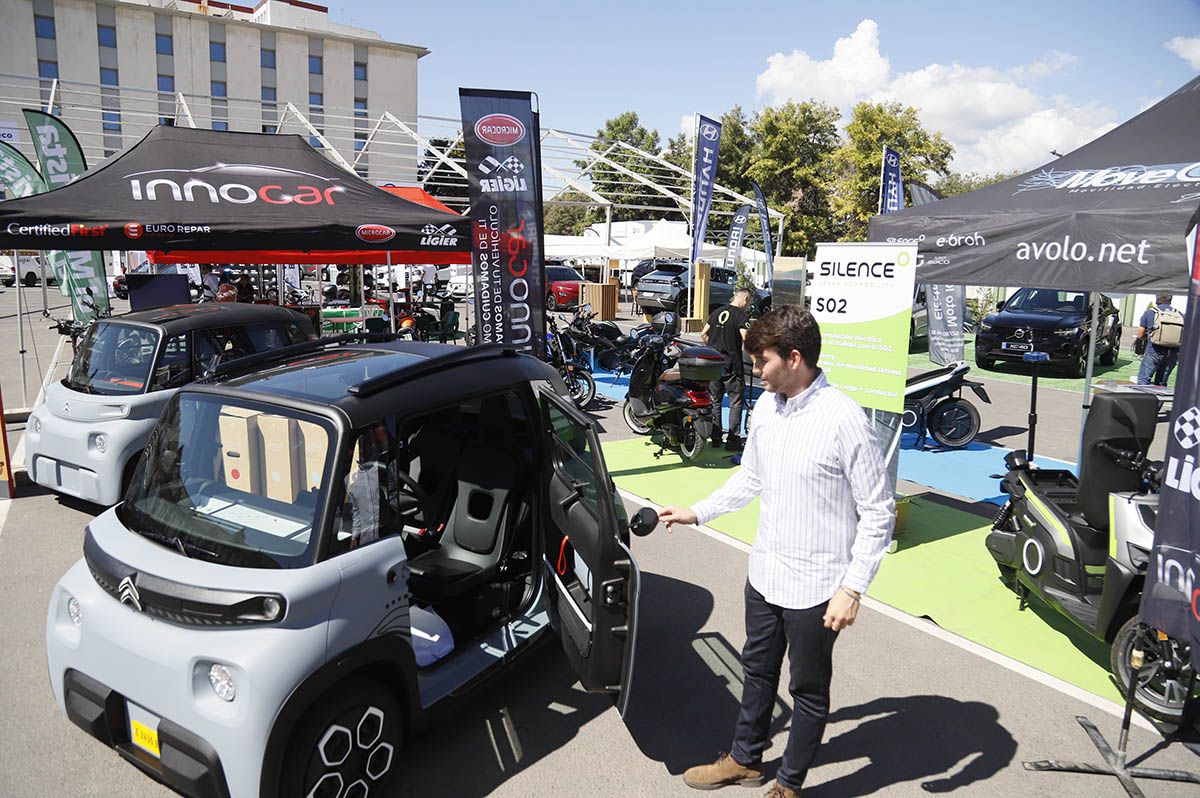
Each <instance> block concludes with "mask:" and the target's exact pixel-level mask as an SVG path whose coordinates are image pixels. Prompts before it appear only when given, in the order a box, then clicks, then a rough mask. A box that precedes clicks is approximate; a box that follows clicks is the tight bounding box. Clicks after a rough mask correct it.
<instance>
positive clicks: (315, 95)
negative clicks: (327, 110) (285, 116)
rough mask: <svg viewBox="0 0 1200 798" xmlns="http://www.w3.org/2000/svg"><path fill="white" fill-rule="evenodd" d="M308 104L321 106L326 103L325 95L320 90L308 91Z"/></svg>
mask: <svg viewBox="0 0 1200 798" xmlns="http://www.w3.org/2000/svg"><path fill="white" fill-rule="evenodd" d="M308 104H309V105H312V106H316V107H318V108H319V107H321V106H323V105H324V104H325V95H324V94H321V93H320V92H319V91H310V92H309V93H308Z"/></svg>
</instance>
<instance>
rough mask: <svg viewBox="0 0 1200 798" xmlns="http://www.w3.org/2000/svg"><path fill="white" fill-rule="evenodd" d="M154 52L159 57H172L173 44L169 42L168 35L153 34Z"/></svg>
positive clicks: (169, 37)
mask: <svg viewBox="0 0 1200 798" xmlns="http://www.w3.org/2000/svg"><path fill="white" fill-rule="evenodd" d="M154 51H155V52H156V53H158V54H159V55H174V54H175V42H173V41H172V40H171V34H169V33H156V34H154Z"/></svg>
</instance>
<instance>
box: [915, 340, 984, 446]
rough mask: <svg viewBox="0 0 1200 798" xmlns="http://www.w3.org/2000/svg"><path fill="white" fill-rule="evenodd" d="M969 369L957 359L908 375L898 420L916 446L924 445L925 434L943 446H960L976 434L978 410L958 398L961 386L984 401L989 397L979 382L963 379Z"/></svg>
mask: <svg viewBox="0 0 1200 798" xmlns="http://www.w3.org/2000/svg"><path fill="white" fill-rule="evenodd" d="M970 370H971V367H970V366H968V365H967V364H966V363H962V362H959V363H952V364H950V365H949V366H945V367H944V368H940V369H935V370H934V371H928V372H926V373H924V374H918V375H917V376H915V377H909V378H908V382H907V384H906V385H905V388H904V416H903V421H902V423H903V425H904V430H905V431H906V432H915V433H916V434H917V448H918V449H924V448H925V436H926V434H929V435H932V436H933V439H934V440H935V441H937V442H938V444H940V445H941V446H943V447H945V448H947V449H961V448H962V447H964V446H966V445H968V444H969V443H971V441H973V440H975V436H976V435H978V434H979V411H978V410H976V409H975V405H973V404H971V402H970V401H969V400H967V399H963V398H962V389H963V388H964V387H966V388H970V389H971V390H972V391H974V392H975V395H976V396H978V397H979V398H980V399H982V400H983V401H985V402H987V403H988V404H991V402H992V400H991V399H990V398H989V397H988V395H987V390H986V389H985V388H984V387H983V383H980V382H973V381H971V380H968V379H966V376H967V373H968V372H969V371H970Z"/></svg>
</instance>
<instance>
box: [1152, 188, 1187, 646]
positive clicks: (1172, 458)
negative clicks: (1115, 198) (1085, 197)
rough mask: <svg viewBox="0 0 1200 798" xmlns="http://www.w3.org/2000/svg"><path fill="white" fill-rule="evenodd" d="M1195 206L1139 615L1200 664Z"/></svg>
mask: <svg viewBox="0 0 1200 798" xmlns="http://www.w3.org/2000/svg"><path fill="white" fill-rule="evenodd" d="M1198 225H1200V209H1197V211H1196V212H1195V213H1194V214H1192V219H1191V222H1190V223H1189V225H1188V233H1187V252H1188V263H1189V266H1190V268H1191V287H1190V289H1189V292H1188V306H1187V319H1186V322H1185V325H1184V328H1183V341H1182V344H1181V346H1180V349H1179V372H1178V374H1177V375H1176V378H1175V399H1174V403H1173V410H1172V411H1171V425H1170V427H1169V429H1170V430H1171V437H1169V438H1168V439H1167V451H1166V466H1165V468H1164V469H1163V483H1162V492H1161V493H1160V494H1159V499H1158V517H1157V519H1156V520H1155V524H1154V549H1153V551H1151V552H1150V561H1149V563H1148V564H1147V567H1146V585H1145V590H1144V592H1143V593H1142V607H1141V616H1142V620H1143V621H1145V622H1146V623H1148V624H1150V625H1151V626H1153V627H1154V628H1155V629H1161V630H1162V631H1164V632H1166V633H1167V634H1169V635H1170V636H1171V637H1174V638H1175V639H1177V640H1180V641H1182V642H1183V643H1186V644H1189V645H1191V647H1192V656H1191V659H1192V665H1193V666H1200V579H1197V575H1200V465H1197V463H1196V459H1197V457H1198V456H1200V452H1198V451H1197V450H1198V449H1200V320H1198V319H1197V313H1200V251H1198V248H1197V247H1196V235H1197V232H1198V229H1200V228H1198Z"/></svg>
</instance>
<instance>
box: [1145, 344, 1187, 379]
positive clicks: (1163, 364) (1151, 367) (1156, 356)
mask: <svg viewBox="0 0 1200 798" xmlns="http://www.w3.org/2000/svg"><path fill="white" fill-rule="evenodd" d="M1178 361H1179V348H1178V347H1168V346H1161V347H1160V346H1155V345H1154V343H1153V342H1151V341H1147V342H1146V353H1145V354H1144V355H1142V364H1141V366H1140V367H1138V377H1137V381H1138V384H1139V385H1166V384H1167V379H1168V378H1170V376H1171V372H1172V371H1173V370H1174V369H1175V364H1176V363H1177V362H1178Z"/></svg>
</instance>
